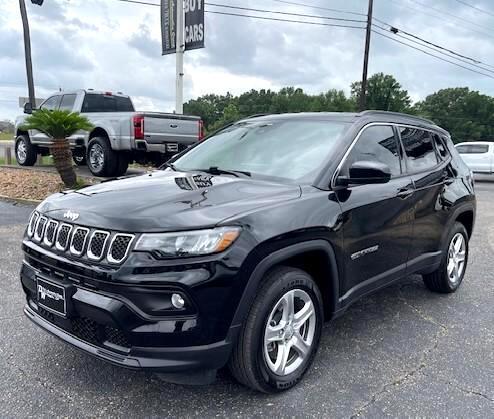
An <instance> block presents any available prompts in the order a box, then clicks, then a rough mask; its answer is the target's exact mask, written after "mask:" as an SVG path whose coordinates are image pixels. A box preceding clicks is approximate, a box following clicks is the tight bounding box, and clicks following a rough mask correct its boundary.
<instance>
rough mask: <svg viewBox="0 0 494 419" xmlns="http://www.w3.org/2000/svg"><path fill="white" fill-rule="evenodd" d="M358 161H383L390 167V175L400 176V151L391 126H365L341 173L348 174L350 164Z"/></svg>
mask: <svg viewBox="0 0 494 419" xmlns="http://www.w3.org/2000/svg"><path fill="white" fill-rule="evenodd" d="M358 161H375V162H379V163H384V164H385V165H387V166H388V167H389V168H390V170H391V176H392V177H396V176H400V175H401V164H400V153H399V148H398V143H397V141H396V137H395V135H394V131H393V128H392V127H390V126H388V125H375V126H371V127H368V128H365V129H364V131H362V134H361V135H360V137H359V139H358V140H357V143H356V144H355V146H354V147H353V148H352V151H351V152H350V154H349V155H348V158H347V160H346V162H345V164H344V166H343V170H342V174H343V175H344V176H348V175H349V169H350V166H351V165H352V164H353V163H355V162H358Z"/></svg>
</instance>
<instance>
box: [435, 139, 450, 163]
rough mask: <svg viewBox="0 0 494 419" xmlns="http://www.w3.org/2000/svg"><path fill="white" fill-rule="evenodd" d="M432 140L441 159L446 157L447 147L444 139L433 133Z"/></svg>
mask: <svg viewBox="0 0 494 419" xmlns="http://www.w3.org/2000/svg"><path fill="white" fill-rule="evenodd" d="M434 141H435V143H436V149H437V152H438V154H439V157H440V158H441V160H446V159H447V158H448V155H449V154H448V149H447V148H446V146H445V145H444V141H443V140H442V139H441V138H440V137H439V135H434Z"/></svg>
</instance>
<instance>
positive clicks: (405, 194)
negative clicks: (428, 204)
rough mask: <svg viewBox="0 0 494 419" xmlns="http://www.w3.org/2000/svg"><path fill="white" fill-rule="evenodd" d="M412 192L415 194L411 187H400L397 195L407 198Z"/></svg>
mask: <svg viewBox="0 0 494 419" xmlns="http://www.w3.org/2000/svg"><path fill="white" fill-rule="evenodd" d="M411 194H413V189H411V188H400V189H398V193H397V194H396V196H397V197H398V198H401V199H407V198H408V197H409V196H410V195H411Z"/></svg>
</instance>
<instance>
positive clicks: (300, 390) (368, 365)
mask: <svg viewBox="0 0 494 419" xmlns="http://www.w3.org/2000/svg"><path fill="white" fill-rule="evenodd" d="M477 197H478V213H477V224H476V228H475V233H474V236H473V239H472V241H471V248H470V261H469V267H468V270H467V273H466V277H465V280H464V283H463V285H462V287H461V288H460V290H459V291H458V292H457V293H456V294H454V295H438V294H433V293H431V292H429V291H427V290H426V289H425V287H424V285H423V284H422V281H421V278H420V277H418V276H414V277H410V278H409V279H408V280H407V281H405V282H403V283H401V284H399V285H395V286H392V287H390V288H388V289H386V290H383V291H381V292H379V293H377V294H374V295H373V296H372V297H368V298H365V299H363V300H361V301H360V302H358V303H357V304H355V305H354V306H353V307H352V308H351V309H350V310H349V311H348V312H347V313H346V314H345V315H344V316H343V317H342V318H340V319H338V320H337V321H335V322H334V323H332V324H327V325H326V326H325V330H324V332H323V338H322V346H321V348H320V351H319V353H318V355H317V357H316V360H315V363H314V366H313V368H312V370H311V371H310V372H309V373H308V375H306V377H305V379H304V380H303V382H302V383H301V384H300V385H298V386H297V387H296V388H294V389H293V390H291V391H289V392H286V393H283V394H281V395H276V396H269V395H261V394H257V393H254V392H252V391H250V390H247V389H245V388H244V387H242V386H240V385H238V384H236V383H235V382H234V381H233V379H232V378H231V377H230V375H229V374H228V373H227V372H226V371H221V372H220V374H219V377H218V380H217V382H216V383H215V384H213V385H209V386H201V387H196V386H181V385H174V384H168V383H164V382H162V381H161V380H159V379H158V378H157V377H155V376H153V375H150V374H145V373H140V372H133V371H127V370H124V369H121V368H117V367H113V366H111V365H108V364H106V363H104V362H102V361H99V360H96V359H94V358H92V357H90V356H89V355H86V354H84V353H81V352H79V351H77V350H76V349H73V348H71V347H69V346H67V345H66V344H64V343H62V342H60V341H58V340H57V339H55V338H54V337H52V336H50V335H48V334H47V333H45V332H43V331H42V330H40V329H38V328H37V327H35V326H34V325H32V324H31V323H30V322H29V320H27V319H26V318H25V317H24V315H23V314H22V307H23V304H24V298H23V293H22V292H21V288H20V285H19V283H18V272H19V268H20V263H21V260H22V254H21V251H20V240H21V236H22V233H23V229H24V225H25V223H26V220H27V217H28V215H29V213H30V211H31V210H32V208H31V207H28V206H23V205H13V204H11V203H6V202H2V201H0V296H1V298H2V301H1V303H0V371H1V372H0V376H1V379H0V417H27V416H42V417H54V416H56V417H60V416H63V417H69V416H70V417H74V416H78V417H81V416H90V417H100V416H104V417H109V416H115V417H143V416H146V417H149V416H160V417H162V416H169V417H212V416H222V417H238V416H249V417H250V416H276V417H279V416H290V417H312V416H313V417H353V416H362V417H384V416H392V417H397V416H399V417H403V416H407V417H409V416H421V417H446V416H447V417H482V418H487V417H494V326H493V325H494V211H493V208H494V182H492V183H491V182H482V183H480V182H479V183H478V184H477Z"/></svg>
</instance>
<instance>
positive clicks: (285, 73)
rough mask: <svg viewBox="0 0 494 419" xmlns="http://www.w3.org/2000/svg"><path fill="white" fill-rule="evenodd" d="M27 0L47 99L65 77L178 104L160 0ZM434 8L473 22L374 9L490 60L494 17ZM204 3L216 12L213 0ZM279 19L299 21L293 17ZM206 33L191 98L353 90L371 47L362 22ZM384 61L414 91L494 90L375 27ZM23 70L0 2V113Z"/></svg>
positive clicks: (385, 6)
mask: <svg viewBox="0 0 494 419" xmlns="http://www.w3.org/2000/svg"><path fill="white" fill-rule="evenodd" d="M148 1H151V2H155V3H158V2H159V1H158V0H148ZM293 1H298V2H304V1H303V0H293ZM418 1H420V2H423V3H425V2H426V0H418ZM27 3H28V13H29V17H30V23H31V36H32V49H33V63H34V75H35V84H36V88H37V94H38V96H42V97H43V96H45V97H46V95H48V94H49V93H50V91H52V90H56V89H58V88H59V87H62V88H64V89H76V88H89V87H92V88H95V89H104V90H115V91H124V92H126V93H128V94H130V95H132V96H133V98H134V102H135V103H136V106H137V107H138V108H140V109H143V110H151V109H154V110H164V111H171V110H173V107H174V95H175V60H174V56H173V55H169V56H164V57H162V56H161V54H160V18H159V8H158V7H152V6H144V5H136V4H129V3H124V2H120V1H117V0H46V1H45V2H44V4H43V6H42V7H39V6H34V5H31V4H30V2H29V1H27ZM221 3H225V4H231V5H236V4H237V5H241V6H242V7H255V8H261V9H270V10H283V11H289V12H294V13H307V14H314V15H326V16H337V17H340V18H350V19H353V18H355V19H357V20H359V19H363V17H362V16H355V15H346V14H338V15H337V14H335V13H333V12H330V11H323V10H320V9H311V8H305V7H298V6H290V5H287V4H281V3H279V2H275V1H271V0H245V1H242V2H240V1H238V2H232V1H226V0H223V1H222V2H221ZM308 3H312V4H315V5H320V6H328V7H331V8H334V9H345V10H352V11H356V12H358V13H365V12H366V3H367V1H366V0H332V1H331V4H330V5H328V1H327V0H311V2H308ZM475 4H477V5H478V6H479V7H483V8H486V9H488V10H494V7H493V5H492V2H491V1H489V0H477V1H476V2H475ZM400 5H401V6H400ZM407 7H412V8H414V9H416V10H415V11H414V10H411V9H409V8H407ZM434 7H436V8H438V9H442V10H445V11H448V12H449V13H452V14H454V15H456V16H459V17H460V18H463V19H467V20H470V21H473V22H477V23H478V25H477V26H472V25H470V24H468V23H465V22H460V21H455V20H454V19H452V18H450V17H448V16H447V15H446V16H438V13H435V12H433V11H430V10H428V9H425V8H423V7H420V6H419V5H417V4H416V3H414V1H413V0H406V1H403V2H396V1H390V0H382V1H379V2H376V7H375V9H376V10H375V16H376V17H377V18H378V19H380V20H382V21H385V22H388V23H391V24H393V25H395V26H396V27H399V28H401V29H405V30H407V31H409V32H413V33H416V34H418V35H420V36H422V37H423V38H426V39H430V40H433V41H434V42H436V43H438V44H441V45H444V46H447V47H448V48H450V49H453V50H456V51H459V52H463V53H464V54H466V55H472V56H474V57H476V58H478V59H480V60H481V61H484V62H486V63H489V64H492V65H494V59H492V58H491V57H493V56H494V26H493V23H494V18H492V17H489V16H487V15H484V14H479V13H478V12H476V11H475V10H473V9H471V8H468V7H464V6H462V5H461V4H460V3H458V2H454V1H453V0H439V1H436V2H434ZM208 8H209V9H210V10H213V7H211V6H208ZM214 9H215V10H220V9H218V8H214ZM224 11H228V10H224ZM229 11H232V10H229ZM233 12H235V13H248V12H240V11H233ZM423 12H425V13H423ZM249 14H255V13H253V12H251V13H249ZM261 15H263V16H266V14H261ZM268 16H269V15H268ZM278 17H280V16H278ZM284 18H287V19H293V20H297V19H300V20H304V18H302V17H293V16H292V17H289V16H285V17H284ZM306 20H312V21H314V20H315V19H314V18H311V19H308V18H307V19H306ZM325 22H328V21H325ZM340 23H342V22H340ZM349 24H357V23H349ZM463 25H464V26H466V27H467V28H463V27H462V26H463ZM479 25H482V27H480V26H479ZM362 26H363V25H362ZM489 27H493V30H489ZM468 28H469V29H468ZM482 33H484V35H483V34H482ZM205 42H206V48H205V49H203V50H196V51H190V52H187V53H186V60H185V73H186V74H185V97H186V98H192V97H196V96H198V95H202V94H206V93H226V92H227V91H229V92H231V93H234V94H238V93H242V92H243V91H246V90H250V89H252V88H254V89H260V88H271V89H278V88H281V87H283V86H287V85H293V86H297V87H302V88H304V89H305V90H307V91H309V92H312V93H316V92H321V91H325V90H328V89H331V88H338V89H344V90H345V91H347V92H349V85H350V83H351V82H353V81H355V80H358V79H359V78H360V77H361V68H362V53H363V46H364V31H361V30H355V29H344V28H330V27H321V26H311V25H302V24H292V23H283V22H272V21H265V20H253V19H246V18H240V17H232V16H219V15H212V14H207V15H206V40H205ZM487 68H488V69H490V70H493V68H491V67H487ZM378 71H383V72H385V73H390V74H393V75H395V77H396V78H397V79H398V80H399V81H400V83H401V84H402V85H403V87H404V88H406V89H408V90H409V91H410V94H411V96H412V98H413V99H414V100H419V99H421V98H423V97H424V96H426V95H427V94H430V93H432V92H433V91H435V90H438V89H440V88H444V87H454V86H468V87H470V88H472V89H476V90H480V91H482V92H483V93H487V94H491V95H493V94H494V83H493V80H492V79H490V78H487V77H485V76H481V75H477V74H475V73H471V72H468V71H466V70H464V69H461V68H458V67H455V66H452V65H450V64H447V63H444V62H441V61H438V60H436V59H435V58H432V57H428V56H426V55H424V54H422V53H420V52H417V51H414V50H411V49H409V48H407V47H404V46H402V45H400V44H397V43H395V42H392V41H390V40H387V39H384V38H382V37H379V36H378V35H375V34H374V35H373V39H372V47H371V58H370V73H371V74H372V73H374V72H378ZM493 75H494V74H493ZM25 79H26V77H25V68H24V51H23V44H22V30H21V22H20V15H19V9H18V2H17V1H6V0H0V119H1V118H5V117H6V118H14V116H15V115H16V114H17V113H18V112H19V109H18V108H17V98H18V96H25V95H26V91H27V88H26V86H25V84H26V81H25Z"/></svg>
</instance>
